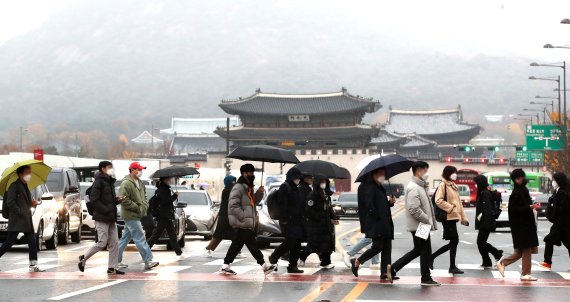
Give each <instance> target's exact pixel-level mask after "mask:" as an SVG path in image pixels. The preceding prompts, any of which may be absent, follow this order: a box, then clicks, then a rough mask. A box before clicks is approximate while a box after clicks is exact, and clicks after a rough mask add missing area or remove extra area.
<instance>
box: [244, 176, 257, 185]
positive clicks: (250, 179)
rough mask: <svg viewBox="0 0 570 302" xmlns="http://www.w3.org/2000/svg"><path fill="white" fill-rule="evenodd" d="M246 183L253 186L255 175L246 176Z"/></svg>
mask: <svg viewBox="0 0 570 302" xmlns="http://www.w3.org/2000/svg"><path fill="white" fill-rule="evenodd" d="M246 179H247V181H248V182H249V183H250V184H252V185H253V181H254V180H255V175H249V176H246Z"/></svg>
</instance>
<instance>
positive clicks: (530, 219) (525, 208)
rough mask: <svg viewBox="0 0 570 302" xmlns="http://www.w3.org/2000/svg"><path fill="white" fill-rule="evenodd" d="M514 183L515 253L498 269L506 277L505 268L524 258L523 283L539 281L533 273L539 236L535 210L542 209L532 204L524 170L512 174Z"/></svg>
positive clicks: (511, 202) (511, 216) (512, 220)
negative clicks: (533, 257)
mask: <svg viewBox="0 0 570 302" xmlns="http://www.w3.org/2000/svg"><path fill="white" fill-rule="evenodd" d="M511 180H512V181H513V183H514V188H513V192H512V193H511V197H509V225H510V226H511V236H512V237H513V246H514V249H515V251H514V253H513V254H511V255H509V256H507V257H503V258H502V259H501V260H499V262H497V269H498V270H499V273H500V274H501V276H503V277H505V267H506V266H508V265H510V264H512V263H514V262H516V261H518V260H519V259H521V258H522V273H521V281H537V280H538V279H537V278H535V277H533V276H532V275H531V274H530V273H531V268H532V254H538V235H537V233H536V232H537V227H536V220H535V216H534V210H535V209H536V208H537V206H538V207H540V204H537V206H535V205H533V204H532V198H531V197H530V193H529V191H528V188H527V187H526V184H527V183H528V181H527V179H526V173H524V171H523V170H522V169H514V170H513V171H512V172H511Z"/></svg>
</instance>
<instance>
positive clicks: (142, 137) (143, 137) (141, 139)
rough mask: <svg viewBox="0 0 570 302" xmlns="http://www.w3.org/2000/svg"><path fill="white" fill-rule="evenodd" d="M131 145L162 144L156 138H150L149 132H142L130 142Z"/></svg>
mask: <svg viewBox="0 0 570 302" xmlns="http://www.w3.org/2000/svg"><path fill="white" fill-rule="evenodd" d="M131 141H132V142H133V143H137V144H150V143H152V142H154V143H160V142H162V140H161V139H160V138H158V137H156V136H155V137H154V139H153V137H152V135H151V134H150V132H148V131H146V130H145V131H143V132H142V133H141V134H139V136H137V137H135V138H133V139H132V140H131Z"/></svg>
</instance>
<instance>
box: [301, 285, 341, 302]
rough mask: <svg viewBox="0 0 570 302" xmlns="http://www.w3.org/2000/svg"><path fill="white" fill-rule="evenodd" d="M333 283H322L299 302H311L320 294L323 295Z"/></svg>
mask: <svg viewBox="0 0 570 302" xmlns="http://www.w3.org/2000/svg"><path fill="white" fill-rule="evenodd" d="M333 284H334V282H326V283H322V284H321V285H320V286H319V287H317V288H315V289H313V290H312V291H311V292H310V293H309V294H308V295H306V296H305V297H303V298H302V299H301V300H299V302H312V301H314V300H315V299H316V298H317V297H318V296H320V295H321V294H322V293H324V292H325V291H326V290H327V289H329V288H330V287H331V286H333Z"/></svg>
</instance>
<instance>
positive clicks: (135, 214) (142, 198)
mask: <svg viewBox="0 0 570 302" xmlns="http://www.w3.org/2000/svg"><path fill="white" fill-rule="evenodd" d="M137 183H138V186H137V185H136V184H137ZM119 196H124V197H125V199H124V200H123V202H121V217H122V218H123V219H124V220H140V219H141V218H143V217H145V216H147V212H148V200H147V199H146V189H145V187H144V184H143V182H142V181H140V180H135V179H133V178H132V177H131V176H130V175H127V176H125V178H124V179H123V182H121V188H120V189H119Z"/></svg>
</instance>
